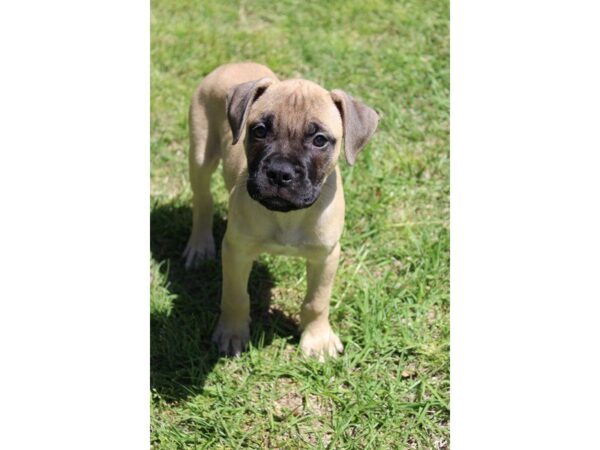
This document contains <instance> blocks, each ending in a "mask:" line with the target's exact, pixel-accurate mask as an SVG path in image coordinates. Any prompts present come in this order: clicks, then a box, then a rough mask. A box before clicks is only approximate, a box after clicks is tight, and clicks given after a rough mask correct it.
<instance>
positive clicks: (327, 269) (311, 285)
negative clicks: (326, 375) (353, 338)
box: [300, 243, 344, 360]
mask: <svg viewBox="0 0 600 450" xmlns="http://www.w3.org/2000/svg"><path fill="white" fill-rule="evenodd" d="M339 259H340V244H339V243H338V244H336V246H335V247H334V249H333V250H332V251H331V252H330V253H329V254H327V255H325V256H321V257H317V258H308V259H307V262H306V269H307V284H308V291H307V293H306V299H305V300H304V303H303V304H302V310H301V312H300V321H301V327H302V329H303V332H302V338H301V340H300V348H301V349H302V351H303V352H304V354H305V355H315V356H317V357H318V358H319V360H323V359H324V357H325V356H331V357H335V356H337V354H338V353H341V352H342V351H343V350H344V347H343V346H342V343H341V341H340V340H339V338H338V337H337V336H336V335H335V333H334V332H333V330H332V329H331V325H329V301H330V299H331V290H332V288H333V282H334V278H335V272H336V271H337V267H338V262H339Z"/></svg>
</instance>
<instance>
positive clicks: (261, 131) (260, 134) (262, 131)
mask: <svg viewBox="0 0 600 450" xmlns="http://www.w3.org/2000/svg"><path fill="white" fill-rule="evenodd" d="M266 135H267V127H265V126H264V125H263V124H262V123H259V124H258V125H255V126H254V128H252V136H253V137H255V138H257V139H263V138H264V137H265V136H266Z"/></svg>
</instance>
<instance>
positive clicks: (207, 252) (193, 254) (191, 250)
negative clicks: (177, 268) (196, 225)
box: [183, 233, 216, 269]
mask: <svg viewBox="0 0 600 450" xmlns="http://www.w3.org/2000/svg"><path fill="white" fill-rule="evenodd" d="M215 255H216V250H215V240H214V238H213V235H212V233H207V234H204V235H202V236H198V237H196V236H193V235H192V236H190V239H189V241H188V243H187V245H186V246H185V250H184V251H183V257H184V258H185V268H186V269H192V268H194V267H196V266H197V265H198V263H199V262H200V261H204V260H213V259H215Z"/></svg>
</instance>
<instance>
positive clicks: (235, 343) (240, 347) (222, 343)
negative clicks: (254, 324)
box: [212, 320, 250, 356]
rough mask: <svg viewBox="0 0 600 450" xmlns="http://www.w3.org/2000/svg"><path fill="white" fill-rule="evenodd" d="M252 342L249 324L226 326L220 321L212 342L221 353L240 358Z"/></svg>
mask: <svg viewBox="0 0 600 450" xmlns="http://www.w3.org/2000/svg"><path fill="white" fill-rule="evenodd" d="M249 340H250V327H249V325H248V323H245V324H244V323H242V324H239V325H231V324H226V323H224V321H222V320H219V323H218V324H217V328H216V329H215V332H214V333H213V336H212V341H213V342H214V343H215V344H217V347H218V348H219V353H221V354H223V355H228V356H239V355H240V354H241V353H242V352H243V351H244V350H245V349H246V346H247V345H248V341H249Z"/></svg>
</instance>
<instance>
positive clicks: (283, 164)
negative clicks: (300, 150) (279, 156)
mask: <svg viewBox="0 0 600 450" xmlns="http://www.w3.org/2000/svg"><path fill="white" fill-rule="evenodd" d="M299 173H300V172H299V171H298V170H296V169H295V168H294V166H293V164H292V163H290V162H289V161H282V160H275V161H273V162H271V164H269V167H268V168H267V178H268V179H269V182H270V183H271V184H272V185H275V186H287V185H289V184H290V183H291V182H292V181H294V180H296V179H297V178H298V176H299Z"/></svg>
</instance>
